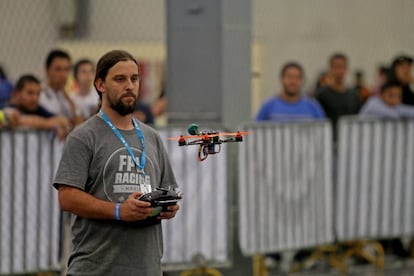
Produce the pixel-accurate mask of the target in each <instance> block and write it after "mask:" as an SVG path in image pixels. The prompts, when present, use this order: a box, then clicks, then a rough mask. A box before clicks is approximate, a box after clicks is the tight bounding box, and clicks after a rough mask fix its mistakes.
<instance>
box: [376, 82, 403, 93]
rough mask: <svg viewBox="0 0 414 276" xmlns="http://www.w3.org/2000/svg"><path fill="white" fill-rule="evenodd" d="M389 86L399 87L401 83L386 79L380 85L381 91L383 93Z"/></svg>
mask: <svg viewBox="0 0 414 276" xmlns="http://www.w3.org/2000/svg"><path fill="white" fill-rule="evenodd" d="M391 87H399V88H402V87H401V84H400V83H399V82H397V81H388V82H386V83H384V84H383V85H382V86H381V93H384V91H385V90H387V89H389V88H391Z"/></svg>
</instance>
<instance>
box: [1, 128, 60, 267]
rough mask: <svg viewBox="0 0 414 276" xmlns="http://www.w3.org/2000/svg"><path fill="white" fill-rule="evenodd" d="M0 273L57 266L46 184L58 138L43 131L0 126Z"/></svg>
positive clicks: (56, 227)
mask: <svg viewBox="0 0 414 276" xmlns="http://www.w3.org/2000/svg"><path fill="white" fill-rule="evenodd" d="M0 145H1V148H0V158H1V159H0V206H1V208H0V236H1V239H0V274H12V273H23V272H36V271H50V270H58V269H60V261H59V239H60V211H59V206H58V202H57V197H56V195H57V194H56V193H55V192H54V191H53V190H52V189H51V179H52V177H53V174H54V171H55V166H54V164H56V161H57V160H58V158H60V152H61V144H60V143H56V142H54V140H53V138H52V137H51V136H50V135H49V133H46V132H7V131H0Z"/></svg>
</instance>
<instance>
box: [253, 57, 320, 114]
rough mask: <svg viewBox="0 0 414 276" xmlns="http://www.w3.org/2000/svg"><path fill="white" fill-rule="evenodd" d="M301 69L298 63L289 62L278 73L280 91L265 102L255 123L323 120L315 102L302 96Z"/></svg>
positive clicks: (302, 73)
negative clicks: (280, 85) (280, 84)
mask: <svg viewBox="0 0 414 276" xmlns="http://www.w3.org/2000/svg"><path fill="white" fill-rule="evenodd" d="M303 79H304V72H303V68H302V66H301V65H300V64H299V63H296V62H289V63H286V64H285V65H283V67H282V70H281V72H280V80H281V83H282V90H281V91H280V94H279V95H277V96H274V97H272V98H271V99H269V100H267V101H266V102H264V103H263V105H262V106H261V108H260V110H259V113H258V114H257V117H256V120H257V121H267V120H269V121H275V122H291V121H309V120H315V119H324V118H325V114H324V112H323V110H322V108H321V106H320V105H319V103H318V102H317V101H315V100H314V99H309V98H306V97H304V96H303V95H302V91H301V89H302V85H303Z"/></svg>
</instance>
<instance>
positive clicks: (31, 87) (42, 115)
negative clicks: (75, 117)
mask: <svg viewBox="0 0 414 276" xmlns="http://www.w3.org/2000/svg"><path fill="white" fill-rule="evenodd" d="M40 93H41V86H40V81H39V80H38V79H37V78H36V77H35V76H33V75H23V76H21V77H20V78H19V79H18V80H17V82H16V85H15V88H14V91H13V96H12V100H11V104H10V106H11V107H13V108H16V109H17V110H18V111H19V112H20V117H19V123H18V125H19V127H29V128H33V129H43V130H54V131H56V135H57V136H58V138H59V139H64V138H65V137H66V135H67V133H68V131H69V130H70V123H69V120H68V119H66V118H65V117H64V116H61V115H55V114H53V113H50V112H49V111H47V110H46V109H45V108H43V107H42V106H41V105H40V104H39V97H40Z"/></svg>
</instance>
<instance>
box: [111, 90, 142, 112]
mask: <svg viewBox="0 0 414 276" xmlns="http://www.w3.org/2000/svg"><path fill="white" fill-rule="evenodd" d="M127 95H128V96H129V95H132V96H134V100H133V101H132V102H128V103H124V102H122V98H123V97H124V96H127ZM108 101H109V105H110V106H111V108H112V109H113V110H115V111H116V112H118V114H119V115H121V116H125V115H129V114H131V113H133V112H134V111H135V106H136V103H137V98H136V96H135V95H134V94H132V93H127V94H125V95H123V96H122V97H121V98H120V99H119V100H116V99H112V98H111V97H108Z"/></svg>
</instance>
